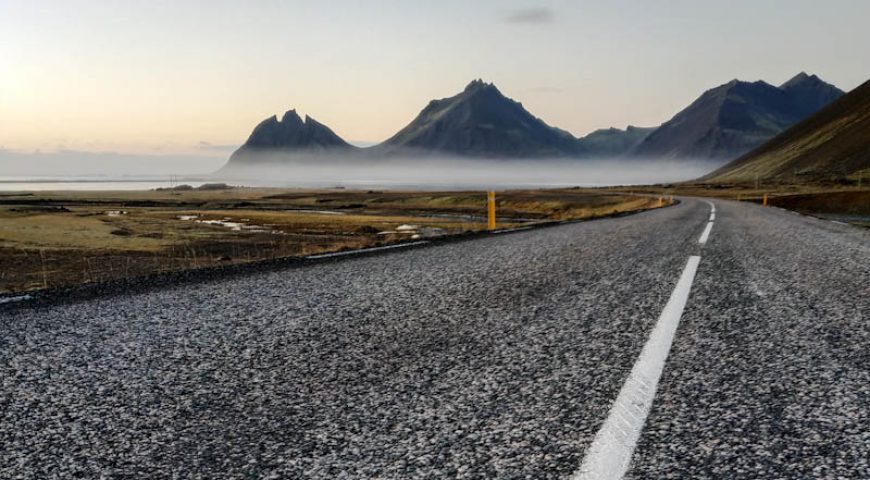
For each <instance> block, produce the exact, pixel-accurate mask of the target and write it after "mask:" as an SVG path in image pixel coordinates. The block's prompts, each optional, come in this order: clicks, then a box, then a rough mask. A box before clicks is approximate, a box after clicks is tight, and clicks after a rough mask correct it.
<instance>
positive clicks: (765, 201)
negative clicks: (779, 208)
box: [763, 193, 767, 207]
mask: <svg viewBox="0 0 870 480" xmlns="http://www.w3.org/2000/svg"><path fill="white" fill-rule="evenodd" d="M763 203H764V206H765V207H766V206H767V194H766V193H765V194H764V200H763Z"/></svg>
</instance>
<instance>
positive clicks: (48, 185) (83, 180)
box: [0, 176, 206, 192]
mask: <svg viewBox="0 0 870 480" xmlns="http://www.w3.org/2000/svg"><path fill="white" fill-rule="evenodd" d="M203 183H206V182H203V181H193V180H190V181H189V180H184V179H172V180H170V179H169V178H166V179H158V178H99V177H96V178H95V177H90V178H89V177H48V178H47V177H39V178H28V177H3V176H0V192H37V191H43V192H44V191H64V190H106V191H112V190H153V189H155V188H167V187H172V186H177V185H181V184H185V185H190V186H192V187H198V186H200V185H202V184H203Z"/></svg>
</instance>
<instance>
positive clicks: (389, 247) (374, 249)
mask: <svg viewBox="0 0 870 480" xmlns="http://www.w3.org/2000/svg"><path fill="white" fill-rule="evenodd" d="M426 243H429V242H428V241H426V240H420V241H419V242H409V243H400V244H398V245H387V246H384V247H371V248H362V249H360V250H348V251H346V252H333V253H321V254H318V255H309V256H307V257H305V258H307V259H309V260H314V259H318V258H330V257H344V256H348V255H359V254H361V253H369V252H377V251H379V250H392V249H394V248H405V247H410V246H413V245H423V244H426Z"/></svg>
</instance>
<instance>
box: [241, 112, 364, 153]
mask: <svg viewBox="0 0 870 480" xmlns="http://www.w3.org/2000/svg"><path fill="white" fill-rule="evenodd" d="M355 149H356V147H354V146H353V145H350V144H349V143H347V142H345V141H344V140H343V139H342V138H341V137H339V136H338V135H336V134H335V132H333V131H332V130H330V129H329V127H327V126H326V125H323V124H322V123H320V122H318V121H317V120H314V119H313V118H311V117H309V116H308V115H306V116H305V120H302V119H301V118H299V115H298V114H297V113H296V110H289V111H287V113H285V114H284V116H283V117H282V118H281V120H280V121H279V120H278V117H277V116H274V115H273V116H272V117H270V118H267V119H266V120H263V121H262V122H260V124H259V125H257V126H256V127H254V131H253V132H251V136H250V137H248V140H247V141H246V142H245V143H244V144H243V145H242V146H241V147H239V149H238V150H236V151H235V152H234V153H233V154H232V156H231V157H230V163H231V164H232V163H234V162H236V163H237V162H245V161H250V160H252V159H256V157H257V155H256V154H264V153H272V154H274V153H278V154H282V153H296V152H303V153H317V152H324V151H335V150H338V151H352V150H355Z"/></svg>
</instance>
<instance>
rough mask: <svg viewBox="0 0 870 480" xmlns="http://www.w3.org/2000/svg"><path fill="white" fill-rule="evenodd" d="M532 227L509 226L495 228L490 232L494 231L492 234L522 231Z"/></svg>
mask: <svg viewBox="0 0 870 480" xmlns="http://www.w3.org/2000/svg"><path fill="white" fill-rule="evenodd" d="M531 229H532V227H515V228H507V229H504V230H494V231H492V232H489V233H492V234H499V233H512V232H522V231H524V230H531Z"/></svg>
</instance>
